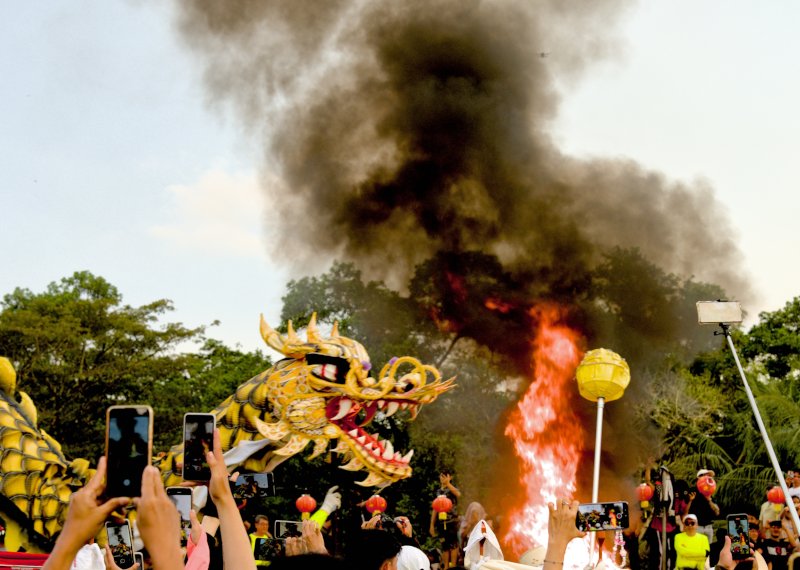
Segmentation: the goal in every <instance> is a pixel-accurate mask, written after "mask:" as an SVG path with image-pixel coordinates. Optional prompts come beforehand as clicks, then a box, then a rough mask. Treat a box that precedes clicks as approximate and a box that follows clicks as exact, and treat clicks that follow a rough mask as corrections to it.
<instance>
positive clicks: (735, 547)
mask: <svg viewBox="0 0 800 570" xmlns="http://www.w3.org/2000/svg"><path fill="white" fill-rule="evenodd" d="M727 518H728V536H730V537H731V556H733V558H735V559H742V558H750V554H751V553H750V538H749V536H748V534H747V533H748V530H749V527H750V525H749V524H748V522H747V515H744V514H739V515H728V517H727Z"/></svg>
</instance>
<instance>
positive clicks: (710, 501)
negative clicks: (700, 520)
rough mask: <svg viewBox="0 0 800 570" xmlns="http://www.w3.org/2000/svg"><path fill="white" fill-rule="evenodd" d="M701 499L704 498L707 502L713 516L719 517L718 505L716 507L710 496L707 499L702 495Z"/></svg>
mask: <svg viewBox="0 0 800 570" xmlns="http://www.w3.org/2000/svg"><path fill="white" fill-rule="evenodd" d="M703 498H704V499H705V500H706V501H708V506H709V507H711V512H713V513H714V515H715V516H719V505H717V503H715V502H714V501H713V500H712V499H711V495H709V496H707V497H706V496H705V495H703Z"/></svg>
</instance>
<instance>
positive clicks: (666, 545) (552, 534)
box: [44, 432, 800, 570]
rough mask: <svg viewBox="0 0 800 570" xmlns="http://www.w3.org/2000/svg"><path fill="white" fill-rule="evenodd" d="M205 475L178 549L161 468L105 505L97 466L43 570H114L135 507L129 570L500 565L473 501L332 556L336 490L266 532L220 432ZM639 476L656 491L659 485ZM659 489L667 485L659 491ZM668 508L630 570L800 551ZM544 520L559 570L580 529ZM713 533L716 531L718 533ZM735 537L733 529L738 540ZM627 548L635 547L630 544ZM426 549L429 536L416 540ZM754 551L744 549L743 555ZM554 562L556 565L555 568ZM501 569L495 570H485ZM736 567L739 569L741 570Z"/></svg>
mask: <svg viewBox="0 0 800 570" xmlns="http://www.w3.org/2000/svg"><path fill="white" fill-rule="evenodd" d="M208 463H209V465H210V467H211V479H210V481H209V482H208V487H207V488H208V498H209V500H210V503H209V506H211V508H210V509H207V510H206V509H204V511H206V512H205V513H204V516H202V518H201V517H199V516H198V514H197V513H196V512H195V511H194V510H192V511H191V513H190V518H191V532H190V533H188V537H187V539H186V540H185V543H186V545H185V547H182V546H181V523H180V515H179V514H178V510H177V509H176V508H175V505H174V504H173V502H172V501H171V500H170V498H169V497H168V495H167V493H166V490H165V488H164V485H163V482H162V480H161V477H160V473H159V471H158V470H157V469H156V468H155V467H152V466H148V467H146V468H145V469H144V472H143V477H142V488H141V493H140V496H139V497H136V498H134V499H133V500H131V499H129V498H127V497H114V498H105V496H104V481H105V475H106V469H107V466H106V462H105V459H104V458H103V459H101V460H100V462H99V464H98V468H97V472H96V474H95V475H94V477H93V478H92V479H91V481H90V482H89V483H88V484H87V485H86V486H85V487H84V488H83V489H81V490H80V491H77V492H76V493H75V494H74V495H73V497H72V500H71V503H70V506H69V510H68V514H67V518H66V521H65V524H64V527H63V530H62V532H61V533H60V535H59V537H58V540H57V542H56V544H55V548H54V550H53V552H52V553H51V555H50V557H49V559H48V561H47V563H46V565H45V566H44V568H45V569H47V570H58V569H64V570H67V569H72V570H81V569H83V568H86V569H89V568H91V569H95V568H104V569H108V570H125V569H124V568H123V569H120V566H119V565H118V561H119V558H117V561H115V557H114V554H115V553H114V551H113V550H112V549H111V548H109V547H108V546H106V547H105V551H104V552H103V551H102V550H101V549H100V548H99V547H98V546H97V545H96V544H94V538H95V537H96V536H97V535H98V533H99V532H100V530H101V528H102V526H103V525H104V523H106V522H107V521H109V520H113V519H114V518H115V517H119V516H120V515H121V514H122V513H124V512H125V510H126V509H127V508H129V507H130V505H131V504H133V505H135V507H136V517H135V520H136V524H135V528H136V532H137V536H138V537H139V539H140V540H141V545H140V546H142V547H143V548H140V550H141V552H142V553H143V554H144V560H143V561H142V562H136V563H134V564H133V566H132V568H134V569H135V570H144V568H156V569H158V570H161V569H175V568H186V569H187V570H216V569H217V568H225V569H252V568H263V567H268V566H269V567H271V568H270V570H281V569H286V570H292V569H305V568H315V569H322V570H324V569H326V568H330V569H339V568H351V569H354V570H437V569H438V570H448V569H456V570H459V569H464V568H468V569H470V570H472V569H474V568H477V567H478V566H480V565H481V564H482V563H483V562H485V561H486V560H488V559H490V558H500V559H502V554H500V547H499V544H498V542H497V539H496V537H495V535H494V532H493V530H492V526H493V521H492V519H491V518H490V516H489V515H488V514H487V512H486V509H484V508H483V506H482V505H481V504H480V503H477V502H472V503H469V504H468V505H467V507H466V508H465V509H463V510H462V512H463V514H462V515H461V516H457V515H456V514H455V513H456V512H457V511H458V510H459V509H456V508H452V509H450V511H449V512H446V513H444V516H441V517H440V516H439V513H437V512H432V513H431V518H430V525H429V528H428V529H427V531H428V534H429V535H430V536H431V537H434V538H435V541H436V542H438V548H435V549H430V548H429V549H428V550H423V548H422V546H421V543H420V537H419V536H418V535H417V534H416V533H415V530H414V528H413V525H412V524H411V521H410V520H409V518H408V517H406V516H402V515H400V516H395V517H389V516H388V515H386V514H385V513H380V514H376V515H375V516H373V517H372V518H370V519H369V520H365V521H363V523H362V525H361V528H360V529H359V531H358V532H357V533H356V535H355V536H353V535H351V536H349V537H348V541H347V547H346V548H345V549H344V551H343V552H339V551H338V548H337V546H336V545H334V544H333V542H332V541H331V536H330V520H329V518H328V515H330V514H331V513H333V511H335V510H336V509H337V508H339V506H340V503H341V495H340V494H339V493H338V492H337V490H336V488H332V489H331V490H330V491H329V493H328V495H326V498H325V500H324V501H323V504H322V506H321V507H320V509H319V510H318V511H317V512H316V513H315V514H314V515H313V516H312V517H311V518H310V519H308V520H304V521H303V522H302V523H300V522H298V523H296V524H297V526H296V527H292V528H290V529H288V530H286V529H283V530H281V531H280V532H283V533H284V534H283V535H282V536H278V537H276V536H273V534H272V533H270V524H269V523H270V521H269V518H268V517H267V516H266V515H263V514H259V515H257V516H255V517H254V519H253V520H252V521H244V520H242V516H241V511H240V509H239V508H238V506H237V502H236V499H235V497H234V495H233V493H232V491H231V486H230V484H229V478H230V476H229V474H228V470H227V468H226V466H225V464H224V460H223V457H222V452H221V449H220V442H219V433H218V432H217V433H215V436H214V446H213V451H211V452H210V453H209V454H208ZM651 475H652V473H651V472H650V471H649V470H648V471H646V479H647V481H648V482H649V483H653V479H656V481H655V486H656V487H658V486H659V485H660V486H661V487H664V486H665V485H666V482H665V481H661V480H658V479H659V477H651ZM714 475H715V474H714V472H713V471H711V470H707V469H702V470H700V471H698V473H697V478H698V479H699V478H701V477H704V476H711V477H713V476H714ZM787 482H788V483H789V485H790V493H789V495H790V497H791V500H793V501H794V504H795V505H798V506H800V472H790V473H789V475H788V478H787ZM439 483H440V486H441V489H440V491H439V493H440V494H441V495H444V496H446V497H447V498H448V499H449V500H450V501H451V502H452V504H453V505H455V503H457V501H458V500H459V499H460V498H461V492H460V491H459V489H458V487H456V485H455V483H454V481H453V476H452V474H450V473H448V472H444V473H441V474H440V476H439ZM661 490H662V491H663V489H661ZM667 494H668V495H669V501H667V502H664V501H659V500H658V499H657V500H656V501H655V506H654V508H653V509H648V510H646V511H644V515H643V517H642V520H641V524H640V525H638V526H637V525H634V527H633V528H630V529H629V530H628V532H627V538H628V541H629V543H628V550H629V551H631V550H634V552H633V555H632V556H630V558H629V559H627V560H626V562H627V563H628V565H629V566H630V567H631V568H632V570H656V569H658V570H661V569H662V568H666V569H668V570H706V569H707V568H713V567H714V566H717V568H718V569H719V570H733V568H734V567H735V566H736V565H737V564H739V563H740V561H739V560H734V557H735V556H732V553H731V537H730V535H731V534H733V535H734V546H733V551H734V552H733V554H734V555H735V554H736V553H739V554H742V556H740V558H745V559H748V560H752V557H755V559H756V560H759V559H760V560H762V561H763V564H764V568H761V569H760V570H766V569H767V568H768V570H788V562H789V557H790V555H791V554H792V553H794V552H795V551H798V552H800V550H799V547H800V544H799V543H798V540H797V536H798V529H797V528H796V527H795V525H794V523H793V521H792V517H791V516H790V513H789V509H788V508H787V507H784V506H780V508H776V506H775V504H773V503H770V502H766V503H765V505H764V506H763V507H762V508H761V510H760V512H759V513H758V514H757V515H756V514H755V513H752V514H746V516H745V515H743V516H741V517H739V518H737V519H736V520H735V528H734V525H733V523H731V527H730V528H729V527H728V526H727V525H725V526H721V525H720V523H719V521H720V520H724V519H721V517H720V508H719V506H718V505H717V504H716V503H715V502H714V500H713V498H712V494H710V493H705V494H704V493H699V492H697V490H696V482H695V485H694V486H689V485H688V484H686V483H685V482H681V481H676V482H674V483H671V493H667ZM549 508H550V519H549V527H548V544H547V546H546V553H545V554H544V556H543V557H542V556H541V553H539V555H538V556H536V557H534V558H539V559H538V560H531V558H530V557H529V559H528V560H523V561H524V562H526V563H528V564H531V565H536V566H540V567H542V570H561V568H560V567H561V566H562V565H563V561H564V554H565V549H566V545H567V543H568V542H569V541H571V540H572V539H573V538H575V537H578V536H583V535H584V534H585V533H583V532H581V531H580V530H578V528H577V526H576V515H577V512H578V510H577V509H578V502H577V501H568V500H566V499H562V500H559V501H558V502H557V503H556V504H551V505H549ZM715 528H717V529H718V530H717V532H716V533H715V532H714V529H715ZM734 530H735V532H734ZM631 541H636V543H637V545H636V546H637V547H636V548H633V545H632V544H631ZM423 542H426V543H427V545H428V546H430V544H431V541H430V540H427V541H426V540H423ZM751 551H752V552H751ZM554 566H555V567H554ZM487 567H497V566H487ZM740 570H741V568H740Z"/></svg>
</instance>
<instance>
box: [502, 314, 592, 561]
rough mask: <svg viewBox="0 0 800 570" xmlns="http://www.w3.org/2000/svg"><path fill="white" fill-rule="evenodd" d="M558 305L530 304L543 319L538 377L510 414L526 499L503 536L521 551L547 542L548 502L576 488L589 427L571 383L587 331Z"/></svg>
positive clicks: (537, 344)
mask: <svg viewBox="0 0 800 570" xmlns="http://www.w3.org/2000/svg"><path fill="white" fill-rule="evenodd" d="M562 314H563V313H562V310H561V309H560V308H559V307H556V306H553V305H544V306H538V307H534V308H533V309H531V315H532V316H533V317H534V318H535V319H536V321H537V322H538V325H537V328H536V331H535V337H534V339H535V340H534V342H533V356H532V358H533V376H534V378H533V382H531V385H530V387H529V388H528V391H527V392H526V393H525V395H524V396H523V397H522V399H521V400H520V401H519V403H518V404H517V408H516V409H515V410H514V411H513V412H512V413H511V414H510V419H509V422H508V425H507V426H506V429H505V435H506V436H507V437H509V438H511V439H512V440H513V441H514V450H515V453H516V455H517V456H518V457H519V459H520V463H521V465H520V467H521V473H522V474H521V481H520V482H521V483H522V487H523V489H524V491H525V495H526V496H525V502H524V505H523V506H522V507H520V508H518V509H517V510H514V511H512V512H511V513H509V521H510V525H509V528H508V531H507V532H506V534H505V535H504V537H503V542H504V543H505V545H506V548H509V549H511V550H512V551H513V552H514V554H516V555H520V554H521V553H523V552H525V551H526V550H528V549H530V548H532V547H533V546H534V545H536V544H546V543H547V519H548V509H547V503H548V502H554V501H555V500H556V497H564V496H571V495H572V494H573V493H574V492H575V479H576V474H577V470H578V461H579V460H580V457H581V452H582V451H583V442H584V435H585V434H584V430H583V426H582V425H581V421H580V419H579V417H578V416H577V414H576V413H575V412H574V410H573V409H572V406H571V403H572V401H573V399H574V394H575V390H574V389H572V390H571V389H570V386H571V384H572V382H573V379H574V376H575V369H576V367H577V366H578V363H579V362H580V359H581V357H582V350H581V349H580V348H579V345H580V344H582V336H581V335H580V333H578V332H577V331H575V330H573V329H571V328H569V327H568V326H566V325H565V324H563V322H562Z"/></svg>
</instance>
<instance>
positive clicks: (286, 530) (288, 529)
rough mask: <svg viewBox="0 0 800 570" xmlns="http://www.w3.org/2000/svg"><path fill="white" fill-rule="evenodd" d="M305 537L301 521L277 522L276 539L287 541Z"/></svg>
mask: <svg viewBox="0 0 800 570" xmlns="http://www.w3.org/2000/svg"><path fill="white" fill-rule="evenodd" d="M298 536H303V523H302V522H300V521H275V538H277V539H278V540H286V539H287V538H291V537H298Z"/></svg>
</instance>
